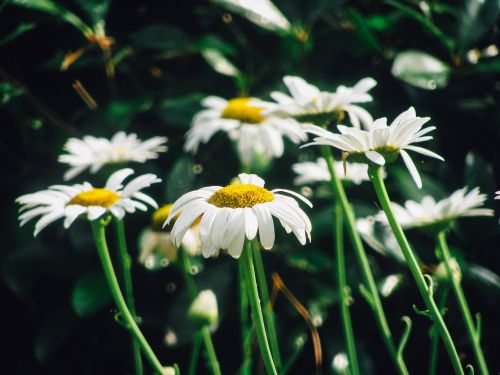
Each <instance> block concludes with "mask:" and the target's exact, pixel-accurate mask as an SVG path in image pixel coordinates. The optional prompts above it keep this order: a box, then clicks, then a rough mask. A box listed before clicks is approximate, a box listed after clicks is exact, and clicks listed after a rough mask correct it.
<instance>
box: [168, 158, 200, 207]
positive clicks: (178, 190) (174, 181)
mask: <svg viewBox="0 0 500 375" xmlns="http://www.w3.org/2000/svg"><path fill="white" fill-rule="evenodd" d="M193 167H194V163H193V159H192V158H190V157H189V156H185V157H182V158H180V159H178V160H177V162H176V163H175V164H174V166H173V167H172V170H171V171H170V173H169V174H168V176H167V179H166V182H167V190H166V201H167V202H174V201H175V200H176V199H177V198H179V197H180V196H181V195H182V194H184V193H187V192H188V191H190V190H192V188H193V183H194V177H195V174H194V170H193Z"/></svg>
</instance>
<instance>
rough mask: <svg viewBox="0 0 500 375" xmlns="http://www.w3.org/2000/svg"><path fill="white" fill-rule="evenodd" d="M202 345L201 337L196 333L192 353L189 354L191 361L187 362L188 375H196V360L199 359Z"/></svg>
mask: <svg viewBox="0 0 500 375" xmlns="http://www.w3.org/2000/svg"><path fill="white" fill-rule="evenodd" d="M202 343H203V337H201V334H200V332H197V333H196V334H195V337H194V344H193V351H192V352H191V359H190V361H189V372H188V374H189V375H196V369H197V368H198V359H199V358H200V350H201V344H202Z"/></svg>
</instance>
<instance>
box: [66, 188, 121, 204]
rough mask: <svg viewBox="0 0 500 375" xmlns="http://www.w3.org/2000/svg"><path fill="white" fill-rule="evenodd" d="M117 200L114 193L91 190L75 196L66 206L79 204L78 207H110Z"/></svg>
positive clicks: (116, 195) (117, 197) (105, 190)
mask: <svg viewBox="0 0 500 375" xmlns="http://www.w3.org/2000/svg"><path fill="white" fill-rule="evenodd" d="M119 199H120V196H119V195H118V194H117V193H115V192H114V191H111V190H108V189H92V190H89V191H84V192H82V193H80V194H78V195H75V196H74V197H73V198H71V200H70V201H69V202H68V203H66V205H67V206H69V205H71V204H79V205H80V206H86V207H88V206H101V207H111V206H112V205H113V204H114V203H115V202H116V201H117V200H119Z"/></svg>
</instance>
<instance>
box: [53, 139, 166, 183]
mask: <svg viewBox="0 0 500 375" xmlns="http://www.w3.org/2000/svg"><path fill="white" fill-rule="evenodd" d="M165 142H167V137H153V138H150V139H148V140H146V141H141V140H140V139H138V138H137V135H136V134H134V133H131V134H128V135H127V134H125V133H124V132H118V133H116V134H115V135H114V136H113V137H112V138H111V140H108V139H106V138H96V137H93V136H91V135H87V136H85V137H83V139H78V138H70V139H68V141H67V142H66V144H65V145H64V150H65V151H67V152H68V153H67V154H64V155H61V156H59V159H58V160H59V162H60V163H64V164H68V165H69V166H70V167H71V168H70V169H69V170H68V171H67V172H66V173H65V174H64V180H65V181H67V180H70V179H72V178H73V177H75V176H76V175H78V174H80V173H81V172H83V171H84V170H85V169H87V168H89V170H90V173H96V172H97V171H98V170H99V169H101V168H102V167H103V166H104V165H106V164H114V163H122V162H128V161H135V162H139V163H144V162H145V161H146V160H148V159H156V158H158V152H163V151H166V150H167V147H166V146H165V145H164V143H165Z"/></svg>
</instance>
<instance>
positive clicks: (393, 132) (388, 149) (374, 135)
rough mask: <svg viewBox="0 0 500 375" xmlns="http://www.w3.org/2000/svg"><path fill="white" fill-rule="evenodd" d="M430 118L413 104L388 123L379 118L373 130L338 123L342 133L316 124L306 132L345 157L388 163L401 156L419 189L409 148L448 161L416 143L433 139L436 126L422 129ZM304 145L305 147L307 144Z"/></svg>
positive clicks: (314, 142) (418, 179)
mask: <svg viewBox="0 0 500 375" xmlns="http://www.w3.org/2000/svg"><path fill="white" fill-rule="evenodd" d="M429 120H430V118H429V117H417V115H416V113H415V109H414V108H413V107H410V108H409V109H408V110H407V111H405V112H403V113H401V114H400V115H399V116H398V117H396V119H395V120H394V121H393V122H392V123H391V125H390V126H387V119H386V118H380V119H378V120H375V121H374V122H373V124H372V127H371V128H370V130H361V129H357V128H351V127H347V126H345V125H339V126H337V128H338V130H339V131H340V134H334V133H332V132H329V131H328V130H325V129H323V128H320V127H318V126H314V125H304V129H305V131H306V132H308V133H311V134H314V135H316V136H317V137H316V138H314V140H313V142H311V143H308V144H306V145H304V146H310V145H327V146H332V147H335V148H338V149H340V150H342V151H343V159H344V160H345V159H347V158H353V159H354V160H357V161H363V162H365V163H366V162H368V163H370V162H371V163H374V164H377V165H384V164H385V162H392V161H394V160H396V158H397V156H398V155H401V157H402V158H403V161H404V163H405V165H406V167H407V168H408V170H409V171H410V174H411V176H412V178H413V180H414V181H415V183H416V184H417V186H418V187H419V188H421V187H422V180H421V178H420V175H419V173H418V170H417V168H416V167H415V164H414V163H413V161H412V160H411V158H410V155H409V154H408V152H407V151H406V150H409V151H414V152H417V153H419V154H422V155H425V156H429V157H432V158H436V159H439V160H442V161H444V159H443V158H442V157H441V156H439V155H438V154H436V153H434V152H432V151H429V150H427V149H425V148H423V147H419V146H414V145H413V144H414V143H420V142H425V141H428V140H430V139H432V136H429V135H426V134H427V133H429V132H431V131H433V130H434V129H436V127H435V126H429V127H426V128H422V127H423V125H424V124H425V123H426V122H427V121H429ZM304 146H302V147H304Z"/></svg>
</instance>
